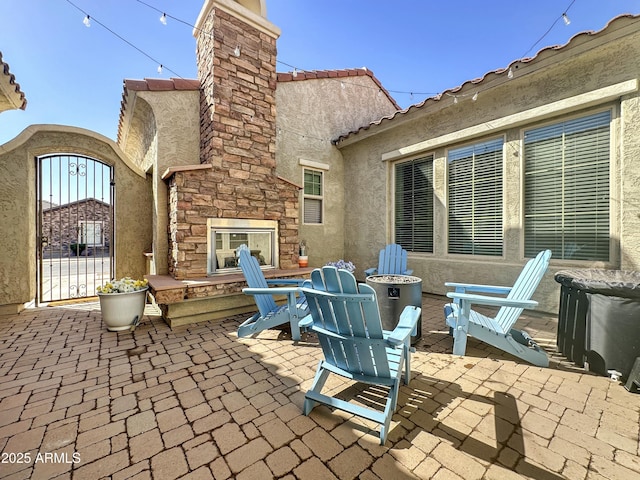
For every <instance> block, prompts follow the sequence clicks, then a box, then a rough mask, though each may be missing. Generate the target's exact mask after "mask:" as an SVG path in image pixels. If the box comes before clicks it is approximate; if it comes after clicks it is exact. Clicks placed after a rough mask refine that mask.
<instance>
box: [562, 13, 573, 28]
mask: <svg viewBox="0 0 640 480" xmlns="http://www.w3.org/2000/svg"><path fill="white" fill-rule="evenodd" d="M562 21H563V22H564V24H565V25H570V24H571V20H570V19H569V17H568V16H567V14H566V12H565V13H563V14H562Z"/></svg>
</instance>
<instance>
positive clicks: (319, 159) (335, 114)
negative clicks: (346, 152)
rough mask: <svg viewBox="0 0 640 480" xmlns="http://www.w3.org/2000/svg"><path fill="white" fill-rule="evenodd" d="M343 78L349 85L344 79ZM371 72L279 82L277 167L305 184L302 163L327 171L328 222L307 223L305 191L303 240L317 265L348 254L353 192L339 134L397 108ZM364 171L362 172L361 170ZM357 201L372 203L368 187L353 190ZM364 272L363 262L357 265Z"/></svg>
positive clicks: (311, 264)
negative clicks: (347, 219)
mask: <svg viewBox="0 0 640 480" xmlns="http://www.w3.org/2000/svg"><path fill="white" fill-rule="evenodd" d="M340 80H344V83H343V85H344V87H343V86H342V85H341V81H340ZM378 91H379V90H378V89H377V87H375V85H374V82H373V81H372V79H371V78H370V77H368V76H354V77H346V78H345V77H341V78H328V79H306V80H302V81H288V82H279V83H278V85H277V89H276V106H277V115H276V129H277V135H276V170H277V172H278V174H279V175H281V176H283V177H285V178H287V179H288V180H290V181H291V182H294V183H297V184H299V185H303V183H304V182H303V169H304V168H305V167H304V166H303V165H301V161H303V162H305V161H306V162H314V163H316V164H318V165H316V166H310V167H306V168H311V169H315V170H320V171H322V172H324V174H323V176H324V221H323V223H322V224H317V225H314V224H304V223H303V214H302V202H303V200H302V195H303V193H302V190H301V193H300V239H301V240H305V241H306V244H307V246H308V255H309V265H310V266H312V267H318V266H322V265H324V264H325V263H326V262H328V261H335V260H338V259H340V258H344V257H345V255H346V254H345V251H344V245H345V236H344V234H345V230H347V229H350V228H351V227H350V226H349V225H345V214H344V212H345V210H348V209H350V208H351V206H350V205H349V204H346V206H345V188H346V189H348V190H349V191H353V185H352V182H353V181H354V178H352V176H351V175H345V169H344V162H343V159H342V155H341V153H340V151H339V150H338V149H337V148H336V147H335V146H334V145H333V144H332V143H331V140H333V139H335V138H337V137H338V136H339V135H340V134H342V133H344V132H346V131H351V130H355V129H357V128H359V127H360V126H362V125H366V124H368V123H369V122H372V121H374V120H377V119H379V118H381V117H383V116H385V115H389V114H391V113H393V112H394V111H395V110H396V109H395V107H394V106H393V104H392V103H391V102H390V101H389V99H388V98H387V97H386V96H385V95H378ZM358 175H359V174H358ZM352 197H353V201H358V202H361V203H364V202H368V197H369V193H368V189H366V188H365V189H364V190H359V191H358V192H357V193H356V192H353V194H352ZM356 267H357V268H358V270H360V271H362V270H363V269H364V268H366V267H365V266H364V264H362V263H360V264H357V265H356Z"/></svg>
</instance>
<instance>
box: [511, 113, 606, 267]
mask: <svg viewBox="0 0 640 480" xmlns="http://www.w3.org/2000/svg"><path fill="white" fill-rule="evenodd" d="M610 123H611V112H609V111H606V112H601V113H598V114H595V115H589V116H587V117H582V118H579V119H575V120H568V121H566V122H560V123H557V124H554V125H549V126H545V127H542V128H537V129H533V130H529V131H526V132H525V138H524V156H525V195H524V202H525V254H526V255H527V256H529V257H532V256H535V255H536V254H537V253H538V252H539V251H540V250H543V249H547V248H549V249H551V250H552V252H553V256H554V258H558V259H567V260H602V261H608V260H609V236H610V232H609V231H610V214H609V209H610V202H609V200H610V187H609V184H610V175H609V164H610V149H611V147H610Z"/></svg>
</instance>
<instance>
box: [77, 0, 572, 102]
mask: <svg viewBox="0 0 640 480" xmlns="http://www.w3.org/2000/svg"><path fill="white" fill-rule="evenodd" d="M66 1H67V2H68V3H69V4H71V5H72V6H73V7H75V8H76V9H78V10H80V11H81V12H83V13H85V15H86V16H85V18H84V20H83V22H82V23H83V24H84V25H85V26H86V27H90V26H91V20H94V21H96V20H95V19H92V18H91V17H90V15H89V14H87V13H86V12H84V11H83V10H82V9H81V8H80V7H78V6H77V5H75V4H74V3H73V2H72V1H71V0H66ZM136 1H137V2H138V3H140V4H142V5H145V6H146V7H148V8H150V9H153V10H156V11H157V12H159V13H162V15H161V16H160V22H161V23H162V24H163V25H166V24H167V18H172V19H174V20H176V21H178V22H180V23H183V24H185V25H187V26H190V27H191V28H193V29H196V30H198V31H200V32H202V33H204V34H206V35H210V36H212V37H213V33H211V32H207V31H204V30H202V29H200V28H198V27H196V26H195V25H192V24H190V23H188V22H185V21H184V20H181V19H179V18H177V17H174V16H172V15H168V14H167V13H166V12H163V11H162V10H159V9H158V8H156V7H154V6H153V5H150V4H148V3H146V2H144V1H142V0H136ZM574 3H575V0H571V2H570V3H569V5H568V7H567V8H566V9H565V10H564V12H563V13H562V14H561V15H560V16H559V17H558V18H556V20H555V21H554V23H553V24H552V25H551V27H549V29H548V30H547V31H546V32H545V33H544V34H543V35H542V36H541V37H540V38H539V39H538V40H537V41H536V42H535V43H534V44H533V45H532V46H531V47H530V48H529V50H527V52H525V54H524V55H523V56H522V58H524V57H525V56H526V55H527V54H528V53H529V52H530V51H531V50H532V49H533V48H534V47H535V46H536V45H537V44H538V43H540V42H541V41H542V40H543V39H544V38H545V37H546V36H547V35H548V34H549V32H550V31H551V30H552V29H553V27H554V26H555V25H556V23H557V22H558V21H559V20H560V19H562V20H563V22H564V24H565V25H567V26H568V25H570V24H571V20H570V19H569V16H568V11H569V9H570V8H571V7H572V6H573V4H574ZM96 22H97V23H98V24H99V25H100V26H102V27H103V28H105V29H106V30H107V31H109V32H110V33H112V34H113V35H115V36H116V37H118V38H119V39H120V40H122V41H123V42H125V43H127V44H128V45H130V46H131V47H133V48H134V49H136V50H138V51H139V52H140V53H142V54H143V55H145V56H146V57H147V58H149V59H151V60H153V58H152V57H151V56H150V55H148V54H147V53H145V52H144V51H142V50H141V49H139V48H138V47H136V46H135V45H133V44H132V43H131V42H129V41H128V40H126V39H125V38H123V37H122V36H120V35H118V34H117V33H115V32H114V31H113V30H111V29H110V28H108V27H107V26H106V25H104V24H102V23H100V22H98V21H96ZM233 53H234V55H235V56H236V57H239V56H240V54H241V46H240V45H237V46H236V47H235V49H234V51H233ZM276 62H277V63H281V64H283V65H287V66H289V67H292V66H291V65H288V64H287V63H285V62H282V61H280V60H276ZM164 68H166V69H167V70H169V71H170V72H172V73H173V74H174V75H176V76H177V77H179V78H182V77H181V76H180V75H178V74H177V73H175V72H173V71H172V70H170V69H169V68H167V67H165V66H164V65H162V64H159V66H158V73H161V72H162V70H163V69H164ZM364 69H365V70H366V68H364ZM297 74H298V68H297V67H293V76H294V77H296V76H297ZM507 77H508V78H509V79H512V78H513V77H514V73H513V70H512V69H511V67H510V68H509V70H508V72H507ZM349 83H352V82H349ZM354 85H356V86H358V87H364V88H376V89H377V90H378V95H381V94H382V90H381V89H379V88H378V87H370V86H367V85H362V84H359V83H354ZM340 86H341V88H343V89H344V88H345V82H344V81H342V80H341V81H340ZM386 91H387V92H388V93H393V94H409V95H410V97H411V99H412V100H413V97H414V94H415V95H426V96H436V95H438V94H437V93H434V92H407V91H400V90H386ZM459 96H465V95H459ZM457 97H458V96H454V103H457ZM477 98H478V92H476V93H475V94H474V95H473V97H472V100H473V101H476V100H477Z"/></svg>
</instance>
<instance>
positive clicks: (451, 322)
mask: <svg viewBox="0 0 640 480" xmlns="http://www.w3.org/2000/svg"><path fill="white" fill-rule="evenodd" d="M550 258H551V251H550V250H543V251H542V252H540V253H539V254H538V255H537V256H536V257H535V258H532V259H531V260H529V261H528V262H527V264H526V265H525V267H524V268H523V269H522V272H521V273H520V276H519V277H518V279H517V280H516V282H515V283H514V284H513V287H500V286H494V285H470V284H466V283H449V282H447V283H445V285H446V286H447V287H453V288H455V291H454V292H448V293H447V297H449V298H452V299H453V300H454V301H453V303H449V304H447V305H445V307H444V315H445V319H446V323H447V325H448V326H449V327H450V329H451V332H452V334H453V342H454V343H453V354H454V355H464V354H465V352H466V349H467V335H471V336H472V337H475V338H477V339H478V340H481V341H483V342H485V343H488V344H490V345H493V346H494V347H497V348H499V349H501V350H504V351H505V352H508V353H510V354H512V355H514V356H516V357H518V358H522V359H523V360H526V361H527V362H529V363H532V364H534V365H537V366H540V367H548V366H549V358H548V357H547V354H546V353H545V351H544V350H543V349H542V348H541V347H540V346H539V345H538V344H537V343H536V342H534V341H533V339H531V337H530V336H529V335H528V334H527V333H526V332H524V331H522V330H517V329H515V328H513V325H514V324H515V323H516V321H517V320H518V318H519V317H520V314H521V313H522V311H523V309H525V308H535V307H536V306H537V305H538V302H536V301H534V300H531V296H532V295H533V293H534V292H535V290H536V288H537V287H538V284H539V283H540V280H542V276H543V275H544V273H545V272H546V271H547V268H548V267H549V259H550ZM478 294H481V295H478ZM482 294H490V295H482ZM496 294H497V295H503V296H502V297H497V296H491V295H496ZM504 295H506V297H505V296H504ZM472 305H487V306H496V307H500V309H499V310H498V313H497V314H496V316H495V317H494V318H491V317H488V316H486V315H482V314H481V313H478V312H476V311H474V310H472V309H471V306H472Z"/></svg>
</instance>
